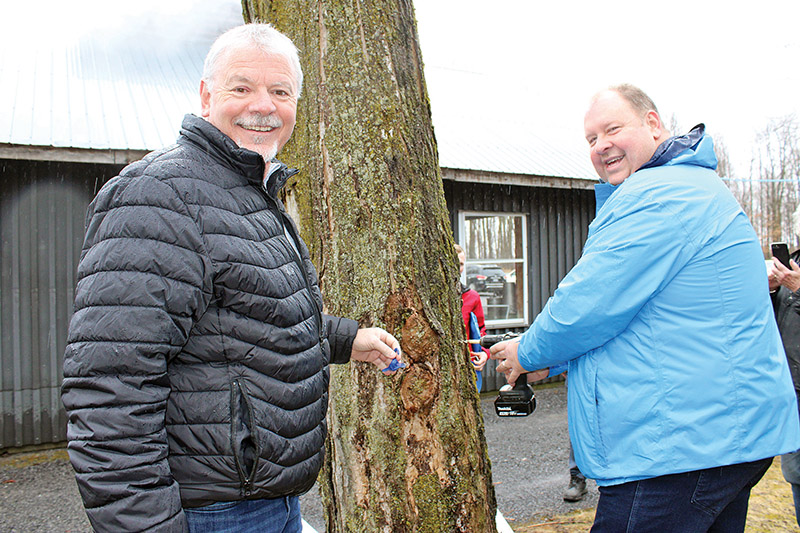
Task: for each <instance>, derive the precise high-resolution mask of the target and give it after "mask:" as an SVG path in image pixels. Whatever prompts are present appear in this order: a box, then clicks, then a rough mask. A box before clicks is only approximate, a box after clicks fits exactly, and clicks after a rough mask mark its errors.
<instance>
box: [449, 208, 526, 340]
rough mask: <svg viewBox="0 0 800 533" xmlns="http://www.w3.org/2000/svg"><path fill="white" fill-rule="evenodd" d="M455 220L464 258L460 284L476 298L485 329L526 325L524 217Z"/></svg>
mask: <svg viewBox="0 0 800 533" xmlns="http://www.w3.org/2000/svg"><path fill="white" fill-rule="evenodd" d="M458 218H459V229H460V235H461V239H460V241H461V246H462V247H463V248H464V251H465V252H466V255H467V263H466V268H465V269H464V274H463V275H462V279H461V282H462V283H464V284H465V285H466V286H467V287H469V288H471V289H474V290H475V291H477V292H478V294H480V296H481V304H482V305H483V313H484V315H485V317H486V327H487V328H501V327H516V326H524V325H527V320H528V287H527V279H528V268H527V265H528V262H527V260H526V259H527V237H526V231H525V228H526V227H527V226H526V217H525V215H522V214H507V213H503V214H496V213H474V212H472V213H471V212H467V211H462V212H459V215H458Z"/></svg>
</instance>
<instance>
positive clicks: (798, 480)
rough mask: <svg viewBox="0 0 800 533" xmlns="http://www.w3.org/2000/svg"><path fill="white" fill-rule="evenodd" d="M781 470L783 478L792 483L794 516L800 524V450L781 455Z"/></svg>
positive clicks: (799, 524)
mask: <svg viewBox="0 0 800 533" xmlns="http://www.w3.org/2000/svg"><path fill="white" fill-rule="evenodd" d="M781 471H782V472H783V479H785V480H786V481H787V482H789V483H791V484H792V497H794V518H795V520H797V525H798V526H800V452H794V453H787V454H786V455H781Z"/></svg>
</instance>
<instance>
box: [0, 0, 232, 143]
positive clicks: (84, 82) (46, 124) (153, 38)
mask: <svg viewBox="0 0 800 533" xmlns="http://www.w3.org/2000/svg"><path fill="white" fill-rule="evenodd" d="M154 6H155V4H152V5H151V7H150V11H149V12H148V11H147V10H141V11H139V12H136V13H135V14H134V16H131V17H128V18H127V20H125V21H124V23H119V21H118V20H116V19H114V18H113V15H109V17H110V20H109V24H108V26H98V25H95V26H92V25H84V26H82V27H80V28H79V29H77V30H76V31H74V32H73V31H69V29H68V28H69V25H68V24H65V26H64V28H61V30H60V31H59V32H58V33H57V34H37V32H46V31H47V30H48V26H47V25H44V26H42V25H41V24H39V22H40V20H41V19H39V20H35V19H29V21H26V20H24V19H23V20H17V21H16V23H17V24H22V25H24V26H28V27H29V32H19V31H6V32H0V33H2V35H0V79H2V80H3V82H2V83H0V102H5V103H6V105H4V106H3V107H2V108H1V109H0V143H8V144H12V145H23V146H52V147H64V148H89V149H99V150H105V149H115V150H153V149H156V148H159V147H162V146H165V145H168V144H171V143H172V142H174V141H175V138H176V137H177V133H178V128H179V127H180V123H181V119H182V118H183V115H184V114H185V113H187V112H197V111H198V110H199V98H198V91H199V83H200V75H201V71H202V65H203V58H204V57H205V54H206V52H207V51H208V48H209V46H210V45H211V42H213V40H214V39H215V38H216V36H217V35H219V34H220V33H221V32H223V31H224V30H225V29H227V28H230V27H232V26H235V25H237V24H241V23H242V15H241V7H240V5H239V4H238V2H236V1H232V2H227V3H222V4H221V3H220V2H211V1H208V0H205V1H198V2H197V3H196V4H194V5H189V4H188V3H187V4H186V6H185V8H184V10H181V9H166V8H165V9H159V8H158V7H154ZM76 9H77V8H76ZM9 22H10V21H9V20H8V18H7V19H6V24H8V23H9ZM8 104H10V106H8V107H6V106H7V105H8Z"/></svg>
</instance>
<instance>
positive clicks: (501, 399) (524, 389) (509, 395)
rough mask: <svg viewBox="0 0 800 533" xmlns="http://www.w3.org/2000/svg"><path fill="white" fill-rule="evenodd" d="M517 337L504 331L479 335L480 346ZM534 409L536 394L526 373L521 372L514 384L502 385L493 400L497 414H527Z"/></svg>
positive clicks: (487, 346)
mask: <svg viewBox="0 0 800 533" xmlns="http://www.w3.org/2000/svg"><path fill="white" fill-rule="evenodd" d="M516 337H519V334H517V333H504V334H502V335H484V336H483V337H481V342H480V344H481V346H483V347H484V348H487V349H488V348H490V347H492V346H494V345H495V344H497V343H498V342H502V341H507V340H511V339H514V338H516ZM535 409H536V395H535V394H534V393H533V389H532V388H531V386H530V385H528V380H527V374H521V375H520V376H519V377H518V378H517V382H516V383H514V386H513V387H512V386H511V385H508V384H506V385H503V386H502V387H501V388H500V394H499V395H498V396H497V398H495V400H494V411H495V413H497V416H528V415H529V414H531V413H532V412H533V411H534V410H535Z"/></svg>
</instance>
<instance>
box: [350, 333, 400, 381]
mask: <svg viewBox="0 0 800 533" xmlns="http://www.w3.org/2000/svg"><path fill="white" fill-rule="evenodd" d="M350 359H354V360H356V361H364V362H366V363H372V364H373V365H375V366H377V367H378V369H379V370H383V369H385V368H386V367H388V366H389V363H391V362H392V359H397V360H398V362H400V361H401V352H400V343H399V342H398V341H397V339H395V338H394V337H393V336H392V335H390V334H389V333H387V332H386V331H384V330H383V329H381V328H361V329H359V330H358V333H356V338H355V340H354V341H353V351H352V352H351V353H350ZM386 374H394V372H386Z"/></svg>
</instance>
